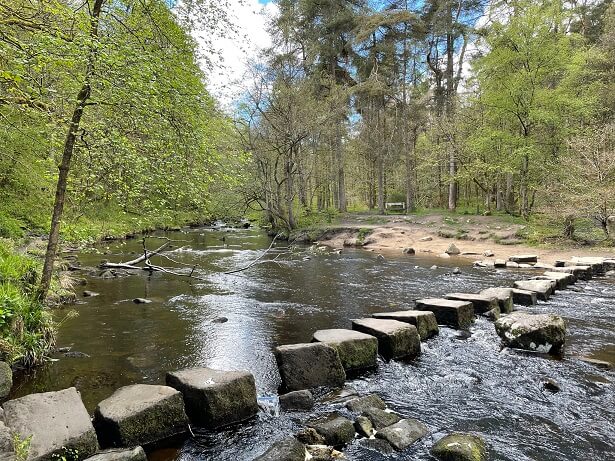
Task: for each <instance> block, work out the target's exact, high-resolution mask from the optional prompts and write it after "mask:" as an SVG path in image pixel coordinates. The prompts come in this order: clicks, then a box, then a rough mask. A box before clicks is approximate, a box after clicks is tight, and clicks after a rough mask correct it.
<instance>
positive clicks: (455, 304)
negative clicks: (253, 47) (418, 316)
mask: <svg viewBox="0 0 615 461" xmlns="http://www.w3.org/2000/svg"><path fill="white" fill-rule="evenodd" d="M416 308H417V310H420V311H431V312H433V313H434V314H435V316H436V319H437V320H438V324H441V325H448V326H451V327H453V328H467V327H469V326H470V325H471V324H472V322H474V307H473V306H472V303H470V302H467V301H454V300H451V299H441V298H424V299H417V300H416Z"/></svg>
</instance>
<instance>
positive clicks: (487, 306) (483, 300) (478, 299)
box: [444, 293, 498, 314]
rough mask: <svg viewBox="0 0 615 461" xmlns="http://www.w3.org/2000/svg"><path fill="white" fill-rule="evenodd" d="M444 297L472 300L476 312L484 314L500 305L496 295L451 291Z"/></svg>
mask: <svg viewBox="0 0 615 461" xmlns="http://www.w3.org/2000/svg"><path fill="white" fill-rule="evenodd" d="M444 297H445V298H446V299H454V300H456V301H466V302H471V303H472V306H474V313H476V314H484V313H486V312H489V311H491V310H493V309H495V308H497V307H498V299H497V298H496V297H495V296H487V295H483V294H474V293H449V294H447V295H446V296H444Z"/></svg>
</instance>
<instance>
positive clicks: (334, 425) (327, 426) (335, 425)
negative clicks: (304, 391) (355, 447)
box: [305, 413, 355, 447]
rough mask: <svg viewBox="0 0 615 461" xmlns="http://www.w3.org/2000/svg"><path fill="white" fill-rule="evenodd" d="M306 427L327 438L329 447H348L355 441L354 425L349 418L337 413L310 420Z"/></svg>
mask: <svg viewBox="0 0 615 461" xmlns="http://www.w3.org/2000/svg"><path fill="white" fill-rule="evenodd" d="M305 425H306V426H307V427H311V428H312V429H315V430H316V432H318V433H319V434H320V435H322V436H323V437H324V438H325V442H326V443H327V445H331V446H332V447H340V446H343V445H346V444H347V443H350V442H352V440H353V439H354V434H355V430H354V424H353V423H352V421H351V420H349V419H348V418H345V417H343V416H341V415H338V414H337V413H330V414H328V415H325V416H321V417H319V418H314V419H310V420H309V421H307V422H306V423H305Z"/></svg>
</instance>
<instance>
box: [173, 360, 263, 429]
mask: <svg viewBox="0 0 615 461" xmlns="http://www.w3.org/2000/svg"><path fill="white" fill-rule="evenodd" d="M166 382H167V385H168V386H171V387H172V388H174V389H177V390H178V391H180V392H181V393H182V395H183V397H184V405H185V406H186V413H187V414H188V416H189V417H190V419H191V420H192V421H194V422H195V423H197V424H198V425H200V426H203V427H207V428H210V429H215V428H219V427H222V426H228V425H229V424H234V423H238V422H241V421H244V420H246V419H248V418H251V417H252V416H254V415H256V414H257V413H258V404H257V402H256V385H255V383H254V376H252V374H251V373H248V372H247V371H222V370H214V369H212V368H187V369H184V370H179V371H174V372H170V373H167V376H166Z"/></svg>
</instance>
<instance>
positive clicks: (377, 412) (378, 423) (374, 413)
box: [363, 408, 401, 431]
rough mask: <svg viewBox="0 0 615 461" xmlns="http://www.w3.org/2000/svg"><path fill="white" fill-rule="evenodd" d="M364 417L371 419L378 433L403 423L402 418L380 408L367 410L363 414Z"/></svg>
mask: <svg viewBox="0 0 615 461" xmlns="http://www.w3.org/2000/svg"><path fill="white" fill-rule="evenodd" d="M363 416H365V417H367V418H369V420H370V421H371V422H372V425H373V426H374V429H376V430H377V431H379V430H380V429H383V428H385V427H388V426H391V425H392V424H395V423H398V422H399V421H401V416H399V415H397V414H395V413H393V412H390V411H384V410H381V409H380V408H367V409H366V410H365V411H364V412H363Z"/></svg>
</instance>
